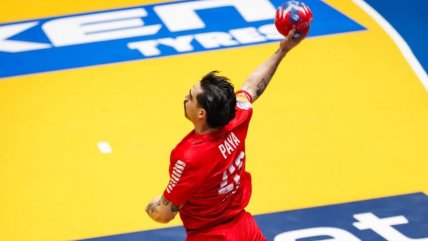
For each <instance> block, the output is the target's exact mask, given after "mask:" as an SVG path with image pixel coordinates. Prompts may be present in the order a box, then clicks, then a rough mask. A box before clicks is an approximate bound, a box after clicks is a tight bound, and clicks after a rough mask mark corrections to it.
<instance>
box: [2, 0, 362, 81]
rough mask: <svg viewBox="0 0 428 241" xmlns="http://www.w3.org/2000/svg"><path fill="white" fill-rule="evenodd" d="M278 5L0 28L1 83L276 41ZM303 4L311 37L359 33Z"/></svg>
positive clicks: (320, 6) (188, 4)
mask: <svg viewBox="0 0 428 241" xmlns="http://www.w3.org/2000/svg"><path fill="white" fill-rule="evenodd" d="M281 2H282V1H280V0H270V1H268V0H254V1H251V2H248V1H223V0H212V1H200V0H199V1H179V2H172V3H158V4H152V5H143V6H136V7H132V8H122V9H111V10H108V11H99V12H90V13H83V14H76V15H68V16H57V17H51V18H43V19H33V20H28V21H23V22H15V23H3V24H0V63H1V64H0V65H1V67H0V78H5V77H11V76H19V75H26V74H33V73H41V72H47V71H55V70H65V69H71V68H79V67H85V66H93V65H102V64H110V63H117V62H123V61H133V60H144V59H150V58H157V57H165V56H174V55H180V54H188V53H194V52H202V51H209V50H218V49H224V48H234V47H239V46H248V45H255V44H263V43H270V42H275V41H278V39H281V38H282V36H280V35H279V34H278V32H277V31H276V29H275V26H274V23H273V17H274V13H275V9H276V6H279V5H280V4H281ZM306 2H307V4H308V5H309V6H310V8H311V10H312V12H313V14H314V19H315V20H314V22H313V24H312V26H311V31H310V36H320V35H328V34H337V33H345V32H352V31H359V30H364V29H365V28H364V27H363V26H361V25H360V24H358V23H356V22H355V21H353V20H352V19H350V18H348V17H347V16H345V15H343V14H342V13H341V12H339V11H337V10H335V9H334V8H332V7H331V6H329V5H327V4H326V3H324V2H322V1H319V0H308V1H306ZM339 23H340V24H339Z"/></svg>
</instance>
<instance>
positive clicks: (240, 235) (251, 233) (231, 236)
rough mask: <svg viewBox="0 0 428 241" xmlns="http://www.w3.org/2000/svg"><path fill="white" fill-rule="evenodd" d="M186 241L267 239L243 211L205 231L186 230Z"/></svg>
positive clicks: (255, 240) (252, 240) (248, 214)
mask: <svg viewBox="0 0 428 241" xmlns="http://www.w3.org/2000/svg"><path fill="white" fill-rule="evenodd" d="M186 241H267V239H266V238H265V237H264V236H263V234H262V232H261V231H260V228H259V226H257V223H256V221H255V220H254V218H253V216H252V215H251V214H250V213H248V212H246V211H243V212H242V213H240V214H239V215H238V216H236V217H234V218H233V219H232V220H230V221H229V222H226V223H224V224H221V225H218V226H216V227H213V228H211V229H209V230H207V231H188V232H187V239H186Z"/></svg>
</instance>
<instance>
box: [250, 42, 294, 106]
mask: <svg viewBox="0 0 428 241" xmlns="http://www.w3.org/2000/svg"><path fill="white" fill-rule="evenodd" d="M288 51H289V50H286V49H284V48H279V49H278V50H277V51H276V52H275V53H274V54H273V55H271V56H270V57H269V59H267V60H266V61H265V62H263V63H262V64H261V65H260V66H259V67H258V68H257V69H256V70H254V71H253V73H251V75H250V76H249V77H248V79H247V80H246V81H245V82H244V84H243V86H242V89H243V90H245V91H247V92H248V93H249V94H251V96H252V98H253V102H255V101H256V100H257V98H258V97H260V95H262V94H263V92H264V91H265V89H266V87H267V86H268V85H269V83H270V81H271V79H272V77H273V76H274V74H275V72H276V69H277V68H278V65H279V64H280V63H281V61H282V59H283V58H284V57H285V55H286V54H287V52H288Z"/></svg>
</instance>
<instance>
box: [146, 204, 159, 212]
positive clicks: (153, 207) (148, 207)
mask: <svg viewBox="0 0 428 241" xmlns="http://www.w3.org/2000/svg"><path fill="white" fill-rule="evenodd" d="M159 205H160V202H154V203H149V204H148V205H147V207H146V212H147V213H152V212H153V211H154V209H155V207H156V206H159Z"/></svg>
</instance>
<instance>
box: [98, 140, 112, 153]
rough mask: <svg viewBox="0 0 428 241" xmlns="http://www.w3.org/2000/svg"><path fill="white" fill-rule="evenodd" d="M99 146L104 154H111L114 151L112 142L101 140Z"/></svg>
mask: <svg viewBox="0 0 428 241" xmlns="http://www.w3.org/2000/svg"><path fill="white" fill-rule="evenodd" d="M97 146H98V149H99V150H100V152H101V153H103V154H110V153H111V152H112V151H111V147H110V144H109V143H108V142H105V141H103V142H99V143H98V145H97Z"/></svg>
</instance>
